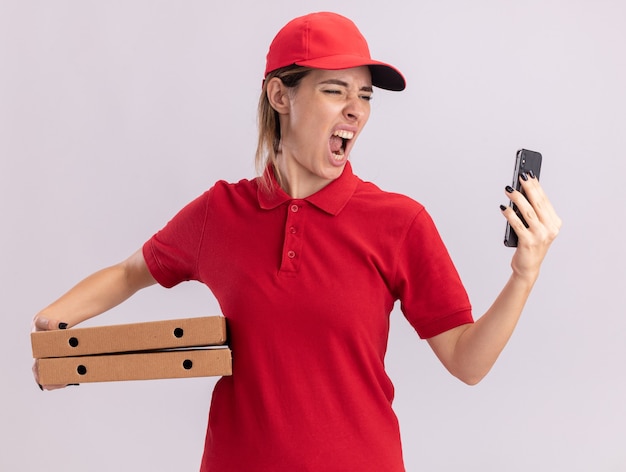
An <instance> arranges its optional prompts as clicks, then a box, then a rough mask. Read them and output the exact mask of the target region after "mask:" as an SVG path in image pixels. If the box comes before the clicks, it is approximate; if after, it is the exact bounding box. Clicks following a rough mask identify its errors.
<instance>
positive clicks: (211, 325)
mask: <svg viewBox="0 0 626 472" xmlns="http://www.w3.org/2000/svg"><path fill="white" fill-rule="evenodd" d="M225 343H226V319H225V318H224V317H223V316H208V317H196V318H185V319H179V320H166V321H151V322H145V323H132V324H120V325H112V326H97V327H89V328H71V329H61V330H53V331H36V332H33V333H31V344H32V350H33V357H34V358H35V359H42V358H47V357H67V356H84V355H93V354H104V353H106V354H111V353H117V352H130V351H149V350H156V349H172V348H189V347H199V346H217V345H223V344H225Z"/></svg>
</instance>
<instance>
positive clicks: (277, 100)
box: [267, 77, 290, 115]
mask: <svg viewBox="0 0 626 472" xmlns="http://www.w3.org/2000/svg"><path fill="white" fill-rule="evenodd" d="M267 99H268V101H269V102H270V105H271V106H272V108H273V109H274V110H276V111H277V112H278V113H280V114H282V115H285V114H287V113H289V108H290V107H289V105H290V101H289V93H288V90H287V87H286V86H285V84H283V81H282V80H280V79H279V78H278V77H272V78H271V79H270V81H269V82H268V83H267Z"/></svg>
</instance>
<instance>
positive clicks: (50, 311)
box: [33, 249, 156, 388]
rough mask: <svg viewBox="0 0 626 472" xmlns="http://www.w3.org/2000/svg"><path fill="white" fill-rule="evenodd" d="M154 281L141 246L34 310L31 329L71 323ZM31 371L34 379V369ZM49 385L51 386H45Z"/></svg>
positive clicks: (107, 308) (112, 304) (120, 300)
mask: <svg viewBox="0 0 626 472" xmlns="http://www.w3.org/2000/svg"><path fill="white" fill-rule="evenodd" d="M155 283H156V280H155V279H154V277H152V274H150V271H149V270H148V266H147V265H146V261H145V259H144V257H143V253H142V251H141V249H140V250H138V251H137V252H135V253H134V254H133V255H132V256H130V257H129V258H128V259H126V260H125V261H123V262H120V263H119V264H116V265H113V266H111V267H107V268H106V269H102V270H100V271H98V272H96V273H94V274H92V275H90V276H89V277H87V278H86V279H84V280H82V281H81V282H79V283H78V284H77V285H76V286H74V287H73V288H72V289H70V290H69V291H68V292H67V293H66V294H65V295H63V296H62V297H61V298H59V299H58V300H56V301H55V302H54V303H52V304H51V305H49V306H48V307H46V308H44V309H43V310H41V311H40V312H39V313H37V315H36V316H35V318H34V320H33V330H34V331H46V330H52V329H59V328H62V329H64V328H69V327H72V326H74V325H76V324H78V323H80V322H81V321H85V320H87V319H89V318H92V317H94V316H96V315H99V314H101V313H104V312H105V311H107V310H110V309H111V308H113V307H115V306H117V305H119V304H120V303H122V302H123V301H124V300H126V299H128V298H129V297H130V296H131V295H133V294H134V293H136V292H137V291H138V290H140V289H142V288H145V287H149V286H150V285H153V284H155ZM34 374H35V380H37V372H36V371H35V372H34ZM49 387H50V388H51V387H53V386H46V388H49Z"/></svg>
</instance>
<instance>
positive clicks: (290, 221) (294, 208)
mask: <svg viewBox="0 0 626 472" xmlns="http://www.w3.org/2000/svg"><path fill="white" fill-rule="evenodd" d="M303 204H304V202H302V201H292V202H291V203H290V204H289V205H288V206H287V221H286V222H285V231H284V243H283V254H282V263H281V271H283V272H297V271H298V268H299V267H300V261H301V252H302V228H303V222H304V215H303V213H305V212H304V211H303V210H304V205H303Z"/></svg>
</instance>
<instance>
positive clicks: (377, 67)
mask: <svg viewBox="0 0 626 472" xmlns="http://www.w3.org/2000/svg"><path fill="white" fill-rule="evenodd" d="M296 65H299V66H303V67H312V68H313V69H327V70H339V69H350V68H351V67H360V66H369V68H370V71H371V72H372V85H373V86H375V87H378V88H381V89H385V90H392V91H394V92H399V91H401V90H404V89H405V87H406V81H405V80H404V76H403V75H402V74H401V73H400V71H399V70H398V69H396V68H395V67H393V66H391V65H389V64H385V63H384V62H379V61H374V60H371V59H370V60H367V59H363V57H361V56H329V57H322V58H316V59H311V60H308V61H297V62H296Z"/></svg>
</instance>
